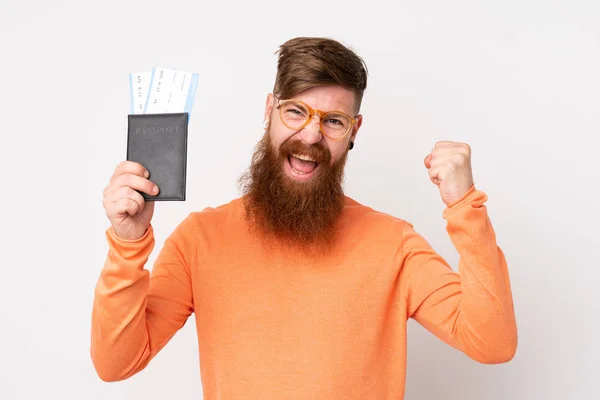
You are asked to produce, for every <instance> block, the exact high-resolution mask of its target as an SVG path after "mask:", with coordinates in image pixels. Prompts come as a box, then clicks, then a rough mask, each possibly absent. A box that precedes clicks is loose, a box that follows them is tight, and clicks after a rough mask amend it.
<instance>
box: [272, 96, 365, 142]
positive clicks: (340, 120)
mask: <svg viewBox="0 0 600 400" xmlns="http://www.w3.org/2000/svg"><path fill="white" fill-rule="evenodd" d="M277 104H278V108H279V118H281V122H283V124H284V125H285V126H287V127H288V128H290V129H294V130H300V129H302V128H304V127H305V126H307V125H308V124H309V123H310V121H312V118H313V116H315V115H318V116H319V125H320V127H321V133H323V134H324V135H325V136H327V137H329V138H331V139H334V140H340V139H343V138H344V136H346V135H347V134H348V132H350V129H352V127H353V126H354V124H355V123H356V119H355V118H352V117H351V116H349V115H348V114H346V113H344V112H342V111H327V112H325V111H321V110H315V109H313V108H311V107H310V106H309V105H308V104H306V103H304V102H302V101H300V100H294V99H290V100H278V101H277Z"/></svg>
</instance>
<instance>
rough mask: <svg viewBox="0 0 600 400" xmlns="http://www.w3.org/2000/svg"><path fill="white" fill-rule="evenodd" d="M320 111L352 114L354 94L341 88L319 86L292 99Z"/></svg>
mask: <svg viewBox="0 0 600 400" xmlns="http://www.w3.org/2000/svg"><path fill="white" fill-rule="evenodd" d="M293 98H294V99H297V100H300V101H303V102H305V103H306V104H308V105H309V106H310V107H312V108H316V109H318V110H322V111H333V110H337V111H343V112H345V113H347V114H349V115H352V114H353V113H354V111H353V110H354V104H355V100H356V94H355V93H354V92H353V91H351V90H348V89H346V88H343V87H341V86H319V87H315V88H311V89H308V90H305V91H304V92H301V93H299V94H297V95H296V96H294V97H293Z"/></svg>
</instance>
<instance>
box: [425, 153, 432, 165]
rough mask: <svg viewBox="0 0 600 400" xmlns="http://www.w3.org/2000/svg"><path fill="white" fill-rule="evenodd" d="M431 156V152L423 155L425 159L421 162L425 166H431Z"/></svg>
mask: <svg viewBox="0 0 600 400" xmlns="http://www.w3.org/2000/svg"><path fill="white" fill-rule="evenodd" d="M431 158H432V156H431V154H428V155H427V156H426V157H425V160H423V163H424V164H425V168H431Z"/></svg>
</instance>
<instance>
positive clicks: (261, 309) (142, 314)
mask: <svg viewBox="0 0 600 400" xmlns="http://www.w3.org/2000/svg"><path fill="white" fill-rule="evenodd" d="M366 82H367V72H366V67H365V66H364V63H363V61H362V60H361V59H360V58H359V57H358V56H357V55H356V54H355V53H354V52H352V51H351V50H349V49H347V48H346V47H344V46H343V45H341V44H340V43H338V42H336V41H333V40H328V39H319V38H296V39H292V40H290V41H288V42H286V43H284V44H283V45H282V46H281V48H280V50H279V61H278V69H277V76H276V81H275V86H274V90H273V93H272V94H269V96H268V98H267V101H266V107H265V113H264V119H265V133H264V137H263V138H262V140H261V141H260V143H259V144H258V146H257V148H256V152H255V153H254V156H253V159H252V163H251V165H250V168H249V170H248V172H247V173H246V174H244V175H243V176H242V177H241V179H240V186H241V188H242V191H243V195H242V196H241V197H240V198H238V199H234V200H232V201H231V202H229V203H227V204H224V205H221V206H219V207H216V208H208V209H205V210H203V211H199V212H194V213H191V214H190V215H189V216H188V217H187V218H186V219H185V220H184V221H182V222H181V223H180V224H179V225H178V226H177V228H176V229H175V230H174V232H173V233H172V234H171V235H170V236H169V237H168V238H167V240H166V241H165V244H164V246H163V248H162V250H161V251H160V253H159V255H158V257H157V259H156V262H155V264H154V266H153V268H152V272H151V273H150V272H149V271H148V270H146V269H144V265H145V264H146V261H147V259H148V257H149V256H150V254H151V252H152V249H153V246H154V236H153V228H152V225H151V223H150V222H151V218H152V215H153V211H154V203H153V202H144V200H143V198H142V196H141V195H139V193H138V192H137V191H143V192H146V193H148V194H151V195H152V194H156V193H157V190H160V188H156V187H154V185H153V183H152V182H151V177H150V179H148V173H147V171H146V170H145V169H144V168H143V166H141V165H139V164H135V163H130V162H123V163H121V164H120V165H119V166H118V167H117V168H116V170H115V173H114V175H113V177H112V179H111V182H110V184H109V185H108V187H107V188H106V190H105V191H104V199H103V204H104V207H105V209H106V214H107V216H108V218H109V219H110V222H111V226H110V227H109V229H108V230H107V233H106V236H107V239H108V244H109V252H108V256H107V259H106V264H105V266H104V268H103V270H102V272H101V276H100V279H99V281H98V283H97V288H96V292H95V300H94V306H93V318H92V338H91V355H92V359H93V362H94V365H95V368H96V370H97V372H98V374H99V376H100V378H101V379H103V380H105V381H116V380H123V379H126V378H128V377H130V376H132V375H133V374H135V373H137V372H139V371H141V370H142V369H143V368H144V367H145V366H146V365H147V364H148V363H149V362H150V360H151V359H152V358H153V357H154V356H155V355H156V354H157V353H158V352H159V351H160V350H161V349H162V348H163V347H164V346H165V345H166V344H167V342H168V341H169V340H170V339H171V337H172V336H173V335H174V334H175V333H176V332H177V330H178V329H180V328H181V327H182V326H183V325H184V323H185V322H186V320H187V318H188V317H189V316H190V315H191V314H192V313H194V315H195V318H196V327H197V331H198V343H199V350H200V365H201V375H202V381H203V388H204V398H206V399H254V398H260V399H291V398H294V399H296V398H306V399H383V398H390V399H392V398H393V399H400V398H403V396H404V387H405V373H406V346H407V342H406V326H407V320H408V318H414V319H415V320H416V321H418V322H419V323H420V324H422V325H423V326H424V327H425V328H427V329H428V330H429V331H431V332H432V333H433V334H434V335H436V336H437V337H438V338H440V339H441V340H443V341H444V342H446V343H447V344H449V345H451V346H453V347H455V348H457V349H459V350H461V351H463V352H464V353H465V354H466V355H468V356H469V357H471V358H473V359H474V360H476V361H478V362H481V363H501V362H506V361H508V360H510V359H512V357H513V355H514V353H515V351H516V346H517V330H516V324H515V316H514V312H513V303H512V294H511V289H510V283H509V276H508V271H507V265H506V261H505V258H504V256H503V253H502V251H501V250H500V249H499V248H498V246H497V243H496V239H495V234H494V231H493V228H492V226H491V224H490V221H489V219H488V214H487V211H486V208H485V206H484V203H485V201H486V195H485V194H484V193H483V192H481V191H479V190H478V189H476V188H475V186H474V184H473V178H472V173H471V164H470V149H469V146H467V145H466V144H461V143H454V142H441V143H437V144H436V145H435V147H434V148H433V150H432V151H431V153H430V154H429V155H427V156H426V157H425V160H424V164H425V167H426V168H427V170H428V171H429V177H430V179H431V181H432V182H433V183H434V184H436V185H437V186H438V187H439V191H440V195H441V198H442V200H443V202H444V203H445V204H446V206H447V208H446V209H445V211H444V218H445V219H446V220H447V230H448V233H449V235H450V238H451V239H452V241H453V243H454V245H455V247H456V249H457V250H458V252H459V254H460V265H459V273H455V272H454V271H453V270H452V269H451V268H450V267H449V265H448V264H447V263H446V261H445V260H444V259H442V258H441V257H440V256H439V255H438V254H436V252H435V251H434V250H433V249H432V248H431V247H430V246H429V245H428V243H427V242H426V241H425V240H424V238H422V237H421V236H420V235H419V234H418V233H416V231H415V230H414V229H413V227H412V225H411V224H410V223H408V222H406V221H404V220H401V219H399V218H394V217H392V216H389V215H386V214H384V213H381V212H377V211H375V210H373V209H371V208H368V207H366V206H364V205H361V204H359V203H357V202H356V201H354V200H353V199H351V198H349V197H347V196H346V195H345V194H344V192H343V190H342V176H343V171H344V165H345V162H346V158H347V155H348V151H349V150H350V149H352V148H353V146H354V142H355V139H356V136H357V133H358V131H359V128H360V126H361V124H362V120H363V117H362V116H361V115H360V114H359V109H360V104H361V100H362V96H363V92H364V90H365V88H366Z"/></svg>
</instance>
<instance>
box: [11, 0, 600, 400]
mask: <svg viewBox="0 0 600 400" xmlns="http://www.w3.org/2000/svg"><path fill="white" fill-rule="evenodd" d="M599 9H600V5H599V3H598V2H597V1H592V0H588V1H583V0H579V1H573V0H572V1H568V2H567V1H562V2H559V1H541V0H540V1H532V0H527V1H523V0H520V1H516V0H513V1H502V2H500V1H498V2H491V1H487V2H483V1H464V0H463V1H451V2H450V1H441V0H438V1H402V2H398V1H394V2H392V1H385V2H384V1H373V0H371V1H361V2H350V1H323V0H321V1H311V0H302V1H291V2H286V1H272V2H259V3H253V2H242V1H238V2H227V1H224V2H221V3H219V2H217V1H199V0H194V1H174V0H169V1H166V0H165V1H160V2H159V1H151V0H146V1H135V2H133V1H129V2H126V1H120V2H117V1H102V2H95V3H92V2H84V1H43V2H42V1H38V2H36V4H32V2H17V1H10V0H9V1H6V0H1V7H0V79H1V80H0V84H1V87H0V95H1V96H0V117H1V118H0V121H1V125H0V135H1V141H0V154H1V155H0V191H1V192H0V228H1V234H2V237H1V238H0V263H1V264H0V268H1V269H0V272H1V275H0V398H1V399H6V400H12V399H34V398H61V399H115V400H118V399H144V400H154V399H156V400H158V399H165V398H170V399H199V398H202V387H201V383H200V375H199V365H198V354H197V343H196V338H195V330H194V329H195V326H194V321H193V320H190V321H189V322H188V324H187V325H186V326H185V327H184V328H183V329H182V330H181V331H180V332H179V333H178V334H177V335H176V336H175V338H174V339H173V340H172V341H171V343H169V345H168V346H167V347H166V348H165V349H164V350H163V351H162V352H161V353H160V354H159V356H158V357H157V358H155V359H154V360H153V361H152V363H151V364H150V366H148V367H147V369H146V370H144V371H143V372H141V373H140V374H138V375H136V376H135V377H133V378H131V379H129V380H127V381H124V382H119V383H111V384H108V383H104V382H102V381H101V380H100V379H99V378H98V377H97V376H96V374H95V372H94V369H93V366H92V363H91V360H90V357H89V333H90V313H91V307H92V299H93V291H94V285H95V283H96V279H97V277H98V274H99V272H100V269H101V268H102V266H103V262H104V257H105V255H106V250H107V246H106V241H105V237H104V233H105V229H106V228H107V227H108V220H107V219H106V217H105V215H104V210H103V208H102V205H101V197H102V190H103V189H104V187H105V185H106V184H107V183H108V179H109V177H110V175H111V174H112V172H113V169H114V167H115V166H116V165H117V163H118V162H119V161H121V160H123V158H124V156H125V139H126V122H127V118H126V115H127V113H128V112H129V92H128V90H129V87H128V80H127V76H128V74H129V73H130V72H134V71H144V70H149V69H150V68H151V67H153V66H161V67H172V68H179V69H182V70H186V71H191V72H198V73H199V74H200V85H199V88H198V95H197V99H196V103H195V107H194V110H193V114H192V119H191V123H190V129H191V131H190V141H189V162H188V200H187V201H186V202H183V203H160V204H158V205H157V209H156V217H155V219H154V224H155V227H156V233H157V248H156V250H155V253H154V254H153V257H152V259H151V261H153V259H154V256H155V255H156V252H157V251H158V250H159V249H160V247H161V246H162V243H163V240H164V238H165V237H166V236H167V235H168V234H169V233H170V232H171V230H172V229H173V228H174V227H175V225H176V224H178V223H179V222H180V221H181V219H182V218H184V217H185V216H186V215H187V214H188V213H189V212H191V211H193V210H198V209H201V208H204V207H206V206H215V205H219V204H221V203H224V202H226V201H229V200H230V199H231V198H232V197H235V196H237V195H238V194H239V192H238V190H237V186H236V180H237V178H238V177H239V175H240V174H241V173H242V172H243V171H244V170H245V168H246V167H247V166H248V163H249V161H250V156H251V153H252V149H253V146H254V144H255V143H256V141H257V140H258V139H259V138H260V135H261V123H262V117H263V107H264V101H265V98H266V95H267V93H268V92H269V91H270V90H271V88H272V84H273V78H274V74H275V63H276V58H275V54H274V52H275V51H276V50H277V47H278V46H279V45H280V44H281V43H283V42H284V41H285V40H287V39H289V38H291V37H294V36H327V37H332V38H335V39H338V40H340V41H342V42H343V43H345V44H347V45H349V46H351V47H353V48H354V49H355V50H356V51H357V52H358V53H359V54H360V55H361V56H362V57H363V58H364V59H365V60H366V62H367V64H368V67H369V72H370V76H369V86H368V89H367V93H366V95H365V99H364V103H363V108H362V113H363V114H364V116H365V117H364V124H363V127H362V129H361V131H360V132H359V136H358V139H357V142H356V147H355V149H354V150H353V151H352V152H351V153H350V159H349V164H348V167H347V181H346V182H347V183H346V190H347V194H349V195H350V196H352V197H354V198H355V199H356V200H358V201H360V202H363V203H365V204H367V205H370V206H373V207H375V208H377V209H379V210H381V211H384V212H388V213H391V214H393V215H395V216H398V217H401V218H404V219H406V220H408V221H410V222H412V223H413V224H415V226H416V228H417V229H418V230H419V231H420V232H421V233H422V234H423V235H424V236H425V237H426V238H427V239H428V240H429V241H430V242H431V243H432V244H433V246H434V247H435V248H436V249H437V250H438V251H439V252H440V253H441V254H442V255H444V256H445V257H446V258H447V259H448V261H450V262H451V263H452V265H454V266H456V265H457V261H458V258H457V254H456V252H455V250H454V248H453V247H452V244H451V242H450V241H449V239H448V237H447V234H446V232H445V230H444V228H445V225H444V221H443V219H442V216H441V215H442V211H443V204H442V202H441V199H440V198H439V195H438V193H437V189H436V188H435V186H433V184H431V182H430V181H429V179H428V177H427V174H426V170H425V168H424V167H423V158H424V157H425V155H427V153H428V152H429V150H430V149H431V148H432V146H433V144H434V142H435V141H436V140H455V141H465V142H468V143H469V144H470V145H471V146H472V149H473V167H474V175H475V180H476V184H477V186H478V188H479V189H481V190H484V191H485V192H486V193H487V194H488V195H489V202H488V203H487V205H488V207H489V212H490V215H491V218H492V222H493V223H494V227H495V229H496V231H497V234H498V239H499V243H500V245H501V247H502V248H503V249H504V251H505V252H506V255H507V258H508V262H509V266H510V273H511V278H512V285H513V290H514V300H515V306H516V313H517V318H518V327H519V348H518V352H517V355H516V357H515V359H514V360H513V361H512V362H510V363H508V364H504V365H497V366H485V365H480V364H477V363H475V362H473V361H471V360H469V359H467V358H466V357H465V356H463V355H462V354H460V353H458V352H457V351H455V350H453V349H451V348H449V347H447V346H446V345H444V344H442V343H441V342H440V341H439V340H437V339H436V338H434V337H432V335H431V334H429V333H428V332H426V331H425V330H424V329H422V328H421V327H420V326H419V325H417V324H416V323H414V322H411V324H410V332H409V354H408V371H409V372H408V379H407V395H406V398H407V399H448V400H450V399H461V400H464V399H486V400H500V399H503V400H504V399H511V400H516V399H522V400H532V399H545V400H550V399H561V400H563V399H597V398H599V394H598V393H599V391H600V390H599V389H598V382H597V380H598V378H597V376H598V372H599V367H598V365H599V364H600V350H599V347H600V345H599V342H598V338H599V337H600V334H599V333H600V332H599V329H598V321H599V317H600V295H599V290H598V280H599V279H600V273H599V272H598V271H599V269H600V261H599V259H598V250H600V235H599V233H598V226H599V223H600V219H599V216H598V215H599V213H600V206H599V205H598V167H599V164H598V157H597V155H598V147H599V140H598V137H599V134H600V130H599V128H600V118H599V117H600V112H599V109H600V28H599V26H600V12H599Z"/></svg>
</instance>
